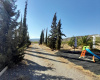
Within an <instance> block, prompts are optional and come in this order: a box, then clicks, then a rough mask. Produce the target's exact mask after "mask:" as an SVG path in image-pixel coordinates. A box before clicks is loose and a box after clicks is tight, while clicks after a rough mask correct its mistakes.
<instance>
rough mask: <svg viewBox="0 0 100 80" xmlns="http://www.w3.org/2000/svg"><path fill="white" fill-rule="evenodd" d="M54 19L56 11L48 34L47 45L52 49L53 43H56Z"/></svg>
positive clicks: (53, 47) (55, 18)
mask: <svg viewBox="0 0 100 80" xmlns="http://www.w3.org/2000/svg"><path fill="white" fill-rule="evenodd" d="M56 20H57V16H56V13H55V14H54V17H53V21H52V25H51V30H50V33H51V34H50V35H49V40H50V41H49V42H50V43H49V45H50V48H51V49H52V50H53V49H55V45H56V40H57V34H56V33H57V30H56V29H57V27H56V24H57V23H56Z"/></svg>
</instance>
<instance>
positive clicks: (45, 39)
mask: <svg viewBox="0 0 100 80" xmlns="http://www.w3.org/2000/svg"><path fill="white" fill-rule="evenodd" d="M45 44H46V45H47V30H46V37H45Z"/></svg>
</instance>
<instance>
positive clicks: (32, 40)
mask: <svg viewBox="0 0 100 80" xmlns="http://www.w3.org/2000/svg"><path fill="white" fill-rule="evenodd" d="M30 41H31V42H39V39H30Z"/></svg>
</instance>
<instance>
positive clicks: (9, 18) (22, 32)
mask: <svg viewBox="0 0 100 80" xmlns="http://www.w3.org/2000/svg"><path fill="white" fill-rule="evenodd" d="M2 6H4V7H2V8H3V9H1V12H4V14H1V13H0V16H3V17H1V18H2V21H1V20H0V23H1V25H2V26H0V64H1V63H2V65H3V64H4V65H8V66H12V65H14V64H17V63H19V62H20V61H21V60H23V58H24V49H25V48H26V47H28V46H29V45H30V44H31V42H30V41H29V35H28V33H27V24H26V13H27V2H26V5H25V11H24V19H23V21H22V18H21V21H20V22H19V23H18V22H17V20H18V17H19V13H20V12H19V11H17V10H16V5H15V0H11V1H10V0H2ZM0 8H1V7H0ZM3 20H4V21H3ZM2 22H3V23H2Z"/></svg>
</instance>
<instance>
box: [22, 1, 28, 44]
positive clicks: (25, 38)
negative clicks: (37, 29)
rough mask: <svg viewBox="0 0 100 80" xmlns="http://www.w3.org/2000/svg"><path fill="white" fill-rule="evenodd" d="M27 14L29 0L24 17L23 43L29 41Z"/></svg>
mask: <svg viewBox="0 0 100 80" xmlns="http://www.w3.org/2000/svg"><path fill="white" fill-rule="evenodd" d="M26 15H27V1H26V4H25V10H24V18H23V35H24V36H23V45H25V44H26V43H27V29H28V28H27V23H26Z"/></svg>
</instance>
